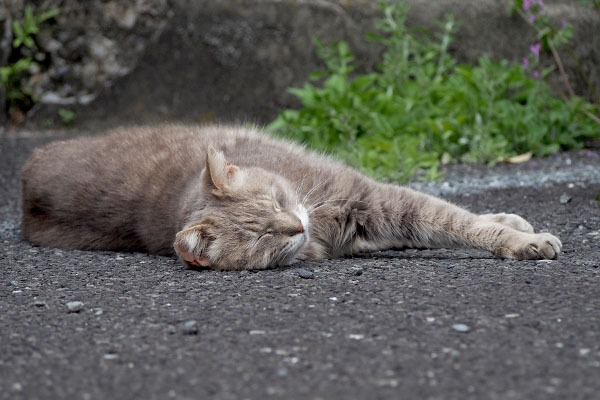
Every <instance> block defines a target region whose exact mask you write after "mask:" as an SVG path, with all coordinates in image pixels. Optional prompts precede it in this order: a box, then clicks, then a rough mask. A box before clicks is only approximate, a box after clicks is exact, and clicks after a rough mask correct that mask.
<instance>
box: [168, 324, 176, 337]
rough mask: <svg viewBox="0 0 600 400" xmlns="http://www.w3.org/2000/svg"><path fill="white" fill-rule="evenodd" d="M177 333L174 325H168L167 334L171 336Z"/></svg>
mask: <svg viewBox="0 0 600 400" xmlns="http://www.w3.org/2000/svg"><path fill="white" fill-rule="evenodd" d="M175 332H176V329H175V327H174V326H173V325H168V326H167V333H168V334H169V335H173V334H175Z"/></svg>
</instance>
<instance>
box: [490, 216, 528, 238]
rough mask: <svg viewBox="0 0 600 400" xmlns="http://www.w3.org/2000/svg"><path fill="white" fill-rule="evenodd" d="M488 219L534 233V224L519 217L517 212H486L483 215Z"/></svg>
mask: <svg viewBox="0 0 600 400" xmlns="http://www.w3.org/2000/svg"><path fill="white" fill-rule="evenodd" d="M481 217H482V218H485V219H486V220H488V221H491V222H497V223H499V224H502V225H506V226H508V227H510V228H513V229H516V230H518V231H520V232H526V233H533V232H534V231H533V226H531V224H530V223H529V222H527V221H525V219H524V218H522V217H519V216H518V215H517V214H506V213H500V214H484V215H482V216H481Z"/></svg>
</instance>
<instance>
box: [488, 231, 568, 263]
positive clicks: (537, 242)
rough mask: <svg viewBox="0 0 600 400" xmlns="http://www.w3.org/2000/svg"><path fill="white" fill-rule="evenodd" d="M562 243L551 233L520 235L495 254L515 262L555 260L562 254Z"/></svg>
mask: <svg viewBox="0 0 600 400" xmlns="http://www.w3.org/2000/svg"><path fill="white" fill-rule="evenodd" d="M561 249H562V243H561V242H560V240H559V239H558V238H557V237H556V236H554V235H551V234H549V233H535V234H527V233H525V234H520V235H519V236H517V237H513V238H511V239H510V240H509V241H508V242H507V243H506V244H505V245H504V246H502V247H500V248H499V249H498V250H497V251H495V252H494V253H495V254H496V255H497V256H499V257H502V258H512V259H515V260H544V259H547V260H554V259H555V258H557V257H558V255H559V254H560V251H561Z"/></svg>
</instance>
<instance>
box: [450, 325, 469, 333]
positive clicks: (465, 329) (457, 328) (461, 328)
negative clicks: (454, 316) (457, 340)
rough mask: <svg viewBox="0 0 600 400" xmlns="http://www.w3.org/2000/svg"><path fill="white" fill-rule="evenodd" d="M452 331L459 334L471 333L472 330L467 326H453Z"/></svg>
mask: <svg viewBox="0 0 600 400" xmlns="http://www.w3.org/2000/svg"><path fill="white" fill-rule="evenodd" d="M452 329H454V330H455V331H457V332H469V331H470V330H471V328H470V327H469V326H468V325H465V324H453V325H452Z"/></svg>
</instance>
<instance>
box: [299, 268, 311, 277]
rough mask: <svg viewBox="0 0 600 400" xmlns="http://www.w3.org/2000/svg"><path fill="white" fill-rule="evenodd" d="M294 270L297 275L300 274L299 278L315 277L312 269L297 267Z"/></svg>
mask: <svg viewBox="0 0 600 400" xmlns="http://www.w3.org/2000/svg"><path fill="white" fill-rule="evenodd" d="M296 272H297V273H298V275H300V278H303V279H313V278H314V277H315V274H314V273H313V272H312V271H309V270H307V269H304V268H298V269H297V270H296Z"/></svg>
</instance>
